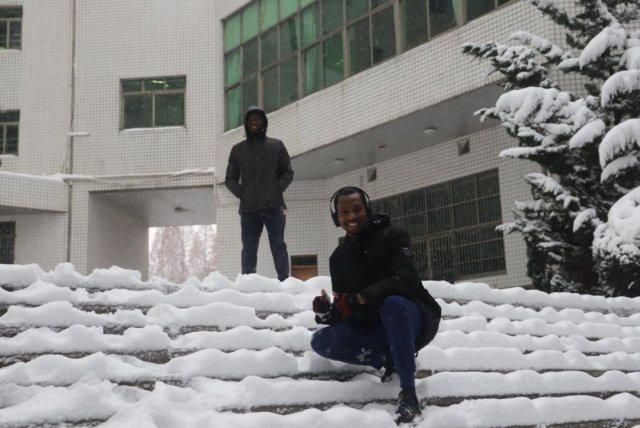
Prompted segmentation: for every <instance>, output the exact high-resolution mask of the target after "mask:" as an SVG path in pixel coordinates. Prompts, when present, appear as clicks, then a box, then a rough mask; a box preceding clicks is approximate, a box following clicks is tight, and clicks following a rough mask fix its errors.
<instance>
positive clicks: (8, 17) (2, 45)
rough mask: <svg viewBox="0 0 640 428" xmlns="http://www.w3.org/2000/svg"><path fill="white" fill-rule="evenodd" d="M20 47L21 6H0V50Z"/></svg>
mask: <svg viewBox="0 0 640 428" xmlns="http://www.w3.org/2000/svg"><path fill="white" fill-rule="evenodd" d="M21 48H22V7H0V50H2V49H21Z"/></svg>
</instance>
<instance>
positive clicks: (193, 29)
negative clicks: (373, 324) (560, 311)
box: [0, 0, 562, 287]
mask: <svg viewBox="0 0 640 428" xmlns="http://www.w3.org/2000/svg"><path fill="white" fill-rule="evenodd" d="M525 28H526V29H527V30H528V31H530V32H533V33H537V34H546V35H549V37H551V38H554V37H555V38H556V39H557V38H560V37H561V36H562V35H561V34H560V33H559V34H557V35H556V34H555V31H557V30H556V29H555V28H554V26H553V24H552V23H551V22H550V21H547V20H545V19H544V18H543V17H542V16H541V15H540V14H539V13H538V12H537V11H536V10H535V9H534V8H532V7H531V6H529V5H527V4H524V3H521V2H518V1H515V2H514V1H505V0H348V1H344V0H238V1H215V2H214V1H211V0H188V1H180V2H178V1H175V0H145V1H143V2H131V1H127V0H112V1H109V2H104V1H101V0H47V1H42V0H0V135H1V136H2V140H0V143H1V144H0V162H1V164H0V257H2V259H1V260H0V262H1V263H20V264H27V263H37V264H39V265H40V266H41V267H42V268H43V269H45V270H50V269H53V268H54V267H55V266H56V265H57V264H58V263H61V262H65V261H67V262H71V263H72V264H73V265H74V267H75V268H76V270H78V271H79V272H84V273H89V272H90V271H92V270H93V269H95V268H108V267H110V266H112V265H117V266H121V267H123V268H130V269H137V270H140V271H141V272H142V273H143V276H144V275H145V273H146V271H147V264H148V262H147V254H148V238H147V236H148V228H149V227H159V226H168V225H192V224H211V223H217V225H218V227H217V231H218V252H219V255H218V266H219V269H220V271H221V272H222V273H223V274H225V275H227V276H230V277H234V276H235V275H236V274H238V272H239V271H240V249H241V243H240V221H239V216H238V201H237V200H236V199H235V198H234V197H233V196H232V195H231V194H230V193H229V192H228V191H227V190H226V188H225V187H224V172H225V169H226V163H227V158H228V155H229V151H230V149H231V147H232V146H233V144H235V143H237V142H239V141H241V140H242V139H243V136H244V130H243V128H242V124H241V122H242V117H243V111H244V109H245V108H246V107H247V106H249V105H260V106H263V107H264V108H265V109H266V110H267V113H268V116H269V132H268V134H269V135H271V136H274V137H277V138H280V139H282V140H283V141H284V143H285V145H286V146H287V149H288V151H289V153H290V155H291V157H292V164H293V169H294V174H295V175H294V182H293V184H292V185H291V186H290V188H289V189H288V190H287V192H286V193H285V201H286V203H287V206H288V215H287V228H286V241H287V244H288V248H289V254H290V256H291V259H292V269H293V272H294V274H296V275H299V276H301V277H307V276H310V275H311V276H312V275H326V274H328V256H329V255H330V253H331V252H332V251H333V249H334V248H335V246H336V244H337V243H338V240H339V239H340V237H341V236H342V234H343V233H342V232H341V230H340V229H337V228H335V226H334V225H333V223H332V221H331V218H330V216H329V198H330V197H331V195H332V194H333V193H334V191H335V190H337V189H338V188H340V187H342V186H347V185H356V186H360V187H362V188H363V189H364V190H365V191H366V192H367V193H368V194H369V195H370V197H371V200H372V204H373V206H374V207H375V208H376V210H380V211H384V212H387V213H389V214H390V215H391V217H392V219H393V221H394V222H396V223H398V224H400V225H401V226H403V227H404V228H405V229H407V230H408V231H409V232H410V234H411V236H412V240H413V247H414V248H413V249H414V253H415V255H416V260H417V262H418V265H419V267H420V270H421V273H422V276H423V278H425V279H446V280H449V281H461V280H465V281H470V280H471V281H473V280H478V281H482V282H486V283H489V284H491V285H493V286H496V287H508V286H519V285H522V286H527V285H528V284H529V282H530V281H529V279H528V278H527V277H526V251H525V246H524V243H523V241H522V239H521V237H520V236H518V235H507V236H503V235H502V234H500V233H498V232H496V231H495V226H496V225H498V224H500V223H502V222H504V221H509V220H510V219H511V218H512V215H511V207H512V205H513V203H514V201H516V200H524V199H528V198H529V197H530V196H529V189H528V187H527V185H526V183H525V182H524V180H523V179H522V177H523V176H524V175H525V174H526V173H527V172H530V171H535V170H536V169H535V166H534V165H532V164H528V163H525V162H521V161H515V160H505V159H501V158H499V157H498V154H499V153H500V151H501V150H503V149H506V148H508V147H511V146H513V145H514V142H513V141H512V140H510V139H509V137H508V136H507V135H506V133H505V132H504V131H503V130H502V128H501V127H500V126H499V125H498V124H497V123H481V122H480V121H479V119H478V118H477V117H475V116H474V115H473V113H474V112H475V111H477V110H479V109H480V108H482V107H487V106H491V105H492V104H493V103H494V102H495V100H496V99H497V97H498V96H499V95H500V93H501V88H500V87H499V86H498V84H497V83H498V82H497V77H496V76H490V77H486V64H482V63H479V62H477V61H474V60H471V59H470V58H469V57H466V56H464V55H462V53H461V46H462V45H463V44H464V43H466V42H484V41H489V40H495V41H506V40H507V38H508V37H509V35H510V34H511V33H513V32H514V31H517V30H521V29H525ZM264 235H265V236H264V237H263V242H262V243H261V245H260V250H259V256H258V257H259V258H258V272H259V273H261V274H263V275H267V276H272V277H273V276H275V270H274V268H273V263H272V261H271V255H270V253H269V245H268V242H267V241H266V240H267V238H266V233H265V234H264Z"/></svg>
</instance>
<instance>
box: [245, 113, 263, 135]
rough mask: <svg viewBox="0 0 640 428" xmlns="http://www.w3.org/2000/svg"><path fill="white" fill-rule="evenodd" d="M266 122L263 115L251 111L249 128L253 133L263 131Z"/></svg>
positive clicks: (248, 121) (248, 119)
mask: <svg viewBox="0 0 640 428" xmlns="http://www.w3.org/2000/svg"><path fill="white" fill-rule="evenodd" d="M263 126H264V124H263V123H262V116H260V115H259V114H258V113H249V117H248V118H247V128H249V132H250V133H252V134H260V133H261V132H262V129H263Z"/></svg>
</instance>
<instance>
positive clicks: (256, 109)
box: [244, 106, 269, 137]
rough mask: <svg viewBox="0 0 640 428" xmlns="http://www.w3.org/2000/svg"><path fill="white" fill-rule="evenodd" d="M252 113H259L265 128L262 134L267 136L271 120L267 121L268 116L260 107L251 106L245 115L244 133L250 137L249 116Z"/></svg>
mask: <svg viewBox="0 0 640 428" xmlns="http://www.w3.org/2000/svg"><path fill="white" fill-rule="evenodd" d="M251 113H257V114H259V115H260V116H261V117H262V124H263V125H264V128H263V129H262V134H263V135H265V134H266V133H267V127H268V126H269V120H268V119H267V114H266V113H265V112H264V110H262V109H261V108H260V107H258V106H251V107H249V108H248V109H247V112H246V113H245V115H244V132H245V134H246V135H247V137H249V135H250V133H249V129H248V128H247V121H248V120H249V115H250V114H251Z"/></svg>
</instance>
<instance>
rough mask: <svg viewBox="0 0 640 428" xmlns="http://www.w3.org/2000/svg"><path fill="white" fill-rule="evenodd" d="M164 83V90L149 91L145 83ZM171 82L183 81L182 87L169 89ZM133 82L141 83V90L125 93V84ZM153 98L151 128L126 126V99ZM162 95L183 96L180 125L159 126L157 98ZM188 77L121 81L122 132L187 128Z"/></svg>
mask: <svg viewBox="0 0 640 428" xmlns="http://www.w3.org/2000/svg"><path fill="white" fill-rule="evenodd" d="M154 80H155V81H164V86H165V88H163V89H147V88H145V82H147V81H154ZM169 80H179V81H180V80H181V81H182V82H183V83H182V85H181V86H182V87H179V88H174V89H171V88H167V86H168V83H167V82H168V81H169ZM131 82H140V87H141V89H140V90H137V91H135V90H131V91H125V88H124V86H125V84H127V83H131ZM144 95H149V96H151V106H150V109H151V125H150V126H125V125H126V111H125V106H126V102H125V99H126V97H130V96H144ZM162 95H182V120H181V123H180V124H175V125H158V124H157V123H156V122H157V118H156V116H157V114H158V111H157V107H156V104H157V101H156V99H157V97H159V96H162ZM186 107H187V76H186V75H176V76H162V77H138V78H125V79H120V131H126V130H129V129H159V128H172V127H182V128H186V127H187V111H186Z"/></svg>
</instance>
